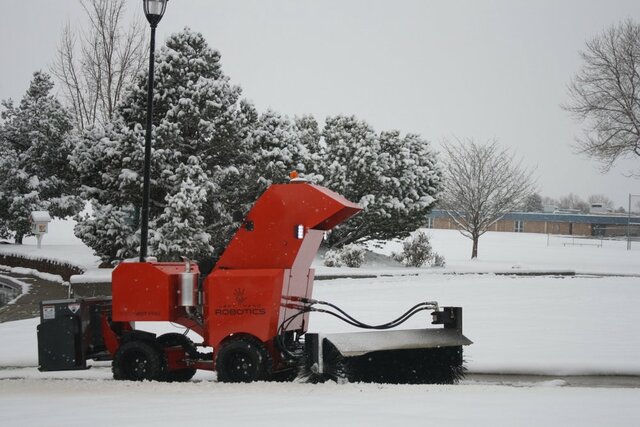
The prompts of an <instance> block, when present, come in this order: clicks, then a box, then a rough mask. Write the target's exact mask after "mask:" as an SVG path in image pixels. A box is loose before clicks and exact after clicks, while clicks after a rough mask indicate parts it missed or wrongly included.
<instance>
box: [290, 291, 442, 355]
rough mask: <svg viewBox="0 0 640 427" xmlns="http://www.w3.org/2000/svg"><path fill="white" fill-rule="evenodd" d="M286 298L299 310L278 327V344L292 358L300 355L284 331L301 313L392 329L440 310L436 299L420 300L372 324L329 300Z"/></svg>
mask: <svg viewBox="0 0 640 427" xmlns="http://www.w3.org/2000/svg"><path fill="white" fill-rule="evenodd" d="M284 298H285V299H286V300H288V301H291V302H289V303H284V304H282V306H283V307H286V308H289V309H293V310H298V312H297V313H296V314H293V315H292V316H289V317H287V318H286V319H284V320H283V321H282V323H281V324H280V327H279V328H278V344H279V345H280V348H281V350H282V351H283V352H284V353H285V354H286V355H287V356H289V357H291V358H296V357H298V355H297V354H296V353H294V352H292V351H291V350H290V349H288V348H287V346H286V342H285V340H284V333H283V332H284V331H286V330H287V326H289V324H290V323H291V322H292V321H293V320H294V319H295V318H297V317H298V316H301V315H303V314H305V313H310V312H315V313H325V314H329V315H331V316H333V317H335V318H337V319H340V320H342V321H343V322H345V323H348V324H349V325H352V326H355V327H357V328H361V329H372V330H385V329H392V328H395V327H396V326H399V325H401V324H403V323H404V322H406V321H407V320H409V319H410V318H411V317H413V316H414V315H415V314H417V313H419V312H421V311H426V310H435V311H438V303H437V302H435V301H425V302H420V303H418V304H416V305H414V306H413V307H411V308H410V309H409V310H407V311H406V312H404V313H403V314H402V315H400V316H399V317H397V318H396V319H394V320H391V321H390V322H387V323H382V324H379V325H370V324H367V323H364V322H361V321H360V320H358V319H356V318H354V317H353V316H351V315H350V314H348V313H347V312H346V311H344V310H343V309H341V308H340V307H338V306H337V305H335V304H332V303H330V302H327V301H320V300H316V299H312V298H305V297H295V296H294V297H284ZM315 305H321V306H325V307H329V308H328V309H326V308H317V307H314V306H315ZM334 310H335V311H334Z"/></svg>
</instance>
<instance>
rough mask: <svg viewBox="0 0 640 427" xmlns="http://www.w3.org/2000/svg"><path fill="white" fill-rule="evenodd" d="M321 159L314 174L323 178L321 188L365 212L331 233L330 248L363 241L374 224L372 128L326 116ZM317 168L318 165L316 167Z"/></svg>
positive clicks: (377, 167) (375, 143)
mask: <svg viewBox="0 0 640 427" xmlns="http://www.w3.org/2000/svg"><path fill="white" fill-rule="evenodd" d="M322 136H323V139H324V152H323V159H322V162H321V163H320V164H319V165H316V170H315V172H316V173H320V174H322V175H323V176H324V181H323V185H324V186H326V187H328V188H330V189H331V190H333V191H335V192H337V193H339V194H342V195H343V196H345V197H346V198H347V199H349V200H352V201H355V202H357V203H359V204H360V205H361V206H362V207H364V211H363V212H361V213H360V214H358V215H357V216H355V217H354V218H351V219H350V220H349V221H348V222H347V223H345V224H343V225H342V226H341V227H338V228H336V229H335V230H333V232H332V233H331V234H330V237H329V240H328V243H329V244H330V245H332V246H334V245H335V246H342V245H343V244H347V243H352V242H356V241H358V240H360V239H363V238H366V237H368V236H369V234H370V232H371V230H372V229H371V228H370V226H374V223H375V222H376V221H375V220H374V218H373V216H375V214H373V211H372V210H371V207H370V206H371V205H373V204H375V203H376V195H377V194H378V177H379V176H380V175H381V174H382V169H381V168H380V164H379V163H378V156H379V154H380V145H379V142H378V139H377V137H376V135H375V132H374V130H373V128H372V127H371V126H370V125H369V124H368V123H366V122H365V121H363V120H359V119H357V118H356V117H354V116H334V117H328V118H327V119H326V121H325V126H324V129H323V131H322ZM317 166H320V167H319V168H317Z"/></svg>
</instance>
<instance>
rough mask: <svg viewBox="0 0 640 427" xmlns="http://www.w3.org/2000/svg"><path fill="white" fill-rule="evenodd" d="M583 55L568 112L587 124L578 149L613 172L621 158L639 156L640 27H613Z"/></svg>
mask: <svg viewBox="0 0 640 427" xmlns="http://www.w3.org/2000/svg"><path fill="white" fill-rule="evenodd" d="M580 56H581V57H582V60H583V66H582V69H581V70H580V71H579V72H578V73H577V74H576V75H575V76H574V77H573V79H572V81H571V83H570V85H569V95H570V98H571V101H570V102H569V103H568V104H566V105H563V108H564V109H565V110H567V111H569V112H571V113H573V115H574V116H575V117H576V118H577V119H578V120H580V121H583V122H584V123H585V131H584V135H583V136H582V137H581V138H578V148H579V150H580V151H581V152H582V153H585V154H587V155H589V156H591V157H593V158H595V159H597V160H598V161H600V162H602V164H603V169H604V171H608V170H609V169H610V168H611V167H612V166H613V164H614V162H615V161H616V160H617V159H621V158H625V157H635V156H640V25H638V24H636V23H635V22H633V21H632V20H628V21H625V22H623V23H620V24H618V25H615V26H612V27H610V28H608V29H607V30H605V31H604V32H603V33H602V34H600V35H599V36H598V37H595V38H594V39H592V40H591V41H589V42H587V44H586V48H585V49H584V51H582V52H581V53H580ZM632 173H634V172H632ZM635 173H636V174H637V173H638V171H635Z"/></svg>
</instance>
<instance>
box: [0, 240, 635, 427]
mask: <svg viewBox="0 0 640 427" xmlns="http://www.w3.org/2000/svg"><path fill="white" fill-rule="evenodd" d="M430 233H431V235H432V243H433V247H434V249H435V250H436V251H437V252H439V253H441V254H443V255H444V256H445V258H446V260H447V267H446V268H444V269H404V268H402V267H394V266H391V265H389V263H385V262H376V263H374V264H369V265H367V266H366V267H365V268H364V269H359V270H352V269H347V268H342V269H329V268H326V267H322V266H318V270H319V271H318V273H360V274H362V273H364V274H367V273H371V274H375V275H379V277H378V278H374V279H346V278H342V279H337V280H328V281H317V282H316V284H315V294H314V296H315V297H317V298H319V299H323V300H328V301H331V302H334V303H336V304H338V305H339V306H341V307H342V308H344V309H345V310H346V311H348V312H349V313H351V314H353V315H354V316H356V317H358V318H360V319H361V320H363V321H365V322H370V323H375V322H383V321H388V320H389V319H391V318H393V317H396V316H397V315H398V314H400V313H401V312H404V310H406V309H407V308H408V307H409V306H411V305H413V304H414V303H416V302H418V301H425V300H437V301H439V302H440V304H441V305H460V306H462V307H464V328H465V331H464V333H465V335H466V336H467V337H469V338H470V339H471V340H473V341H474V344H473V345H471V346H469V347H467V348H466V349H465V355H466V359H467V362H468V367H469V369H470V371H472V372H491V373H500V372H502V373H532V374H547V375H552V376H553V375H558V376H559V375H565V374H627V375H640V311H639V310H637V302H638V301H640V244H639V243H634V246H633V247H632V250H631V251H627V250H626V242H619V241H618V242H616V241H604V242H603V245H602V247H597V246H589V245H577V244H576V243H593V242H592V241H589V242H584V241H573V240H572V239H570V238H569V239H567V238H559V237H551V238H550V239H549V242H547V236H545V235H536V234H516V233H488V234H487V235H485V236H483V237H482V238H481V240H480V247H479V251H480V259H479V260H475V261H471V260H469V259H468V255H469V253H470V249H471V244H470V241H469V240H467V239H464V238H462V237H461V236H460V234H459V233H457V232H455V231H447V230H430ZM51 243H52V244H53V243H55V242H53V241H52V242H51ZM25 247H28V245H25ZM72 247H73V248H74V249H69V250H66V251H65V252H60V251H59V250H55V249H54V246H51V247H50V248H49V249H48V250H51V251H53V253H54V254H56V255H57V258H59V259H60V258H66V259H75V260H78V259H81V257H82V256H85V257H86V258H84V259H89V258H88V257H87V255H86V254H87V251H88V250H87V249H86V248H83V247H82V246H81V245H78V244H75V245H72ZM394 247H395V249H397V247H399V246H398V244H397V243H390V244H387V245H386V247H385V248H383V249H382V252H387V253H388V252H389V251H391V250H394ZM9 248H10V245H2V246H1V247H0V250H2V251H6V250H7V249H9ZM43 250H45V248H43ZM83 253H84V255H82V254H83ZM84 265H85V266H86V267H91V266H95V265H96V264H95V263H94V264H91V263H85V264H84ZM543 270H556V271H566V270H573V271H576V272H577V273H579V275H578V276H574V277H552V276H536V277H519V276H499V275H495V274H454V273H469V272H474V273H487V272H489V273H491V272H506V271H543ZM387 273H392V274H393V275H392V276H386V274H387ZM580 273H582V274H580ZM585 273H598V275H595V274H585ZM383 274H385V275H383ZM400 274H406V275H400ZM602 274H605V275H604V276H603V275H602ZM607 274H613V275H621V276H616V277H610V276H607ZM429 320H430V319H428V318H427V317H426V316H422V317H420V316H416V317H415V318H413V319H412V320H411V321H410V322H408V323H407V325H406V326H407V327H420V326H422V325H424V324H425V323H426V322H428V321H429ZM37 323H38V320H37V319H29V320H24V321H19V322H10V323H4V324H0V337H1V339H2V342H3V345H2V346H1V347H0V366H23V367H26V368H21V369H4V370H0V413H1V414H2V419H3V421H4V420H6V421H5V422H6V425H42V424H44V423H48V424H51V425H87V424H89V425H113V424H124V425H154V426H158V425H171V424H175V423H177V422H188V423H189V424H190V425H211V424H213V423H216V424H228V423H233V424H234V425H248V424H253V423H260V424H261V425H281V424H285V425H293V424H305V425H325V424H327V423H335V424H337V425H392V424H393V425H400V424H401V423H412V424H418V423H419V424H426V423H437V422H446V423H447V424H448V425H563V426H564V425H580V426H582V425H601V424H604V423H620V424H623V425H634V424H635V423H637V422H638V416H637V409H636V408H637V403H638V402H640V389H587V388H569V387H562V384H563V383H562V382H561V381H550V382H549V381H547V382H538V383H533V384H523V386H522V387H505V386H497V385H486V384H485V385H483V384H463V385H458V386H394V385H372V384H321V385H310V384H298V383H288V384H275V383H274V384H272V383H261V384H250V385H245V384H241V385H232V384H219V383H217V382H215V380H214V378H215V377H214V375H212V374H210V373H202V374H198V376H197V377H196V379H197V381H194V382H191V383H188V384H155V383H143V384H131V383H120V382H115V381H111V380H110V379H109V378H110V373H109V370H108V369H107V368H105V367H100V368H97V369H91V370H89V371H82V372H70V373H69V372H67V373H65V372H53V373H39V372H38V371H37V370H36V369H35V368H33V366H35V365H36V364H37V351H36V337H35V328H36V325H37ZM148 326H149V325H139V327H141V328H145V327H148ZM157 327H158V325H155V326H154V329H156V328H157ZM310 329H311V330H318V331H325V332H334V331H345V330H349V328H348V327H346V326H345V325H344V324H340V323H338V321H336V320H335V319H332V318H330V317H326V316H325V317H323V316H322V315H315V314H314V315H312V317H311V322H310ZM29 366H31V367H29ZM9 378H16V379H9ZM5 422H3V424H4V423H5Z"/></svg>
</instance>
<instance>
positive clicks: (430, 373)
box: [278, 297, 472, 384]
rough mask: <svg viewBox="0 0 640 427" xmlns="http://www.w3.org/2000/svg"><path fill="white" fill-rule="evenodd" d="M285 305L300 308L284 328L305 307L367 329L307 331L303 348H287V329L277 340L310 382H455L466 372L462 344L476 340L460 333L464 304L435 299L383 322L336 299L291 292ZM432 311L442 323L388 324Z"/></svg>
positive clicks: (437, 320)
mask: <svg viewBox="0 0 640 427" xmlns="http://www.w3.org/2000/svg"><path fill="white" fill-rule="evenodd" d="M287 299H288V300H289V301H291V302H289V303H286V304H284V306H285V307H287V308H290V309H296V310H297V311H298V312H297V313H296V314H294V315H292V316H290V317H289V318H287V319H285V320H284V321H283V322H282V324H281V325H280V331H284V330H286V328H287V326H288V324H289V323H290V322H292V321H293V320H294V319H295V318H297V317H298V316H302V315H304V314H305V313H310V312H316V313H325V314H328V315H331V316H334V317H336V318H338V319H340V320H342V321H344V322H346V323H348V324H350V325H352V326H355V327H358V328H361V329H367V330H370V331H367V332H351V333H337V334H318V333H307V334H306V335H305V340H304V348H303V349H302V351H301V350H300V349H298V350H297V351H293V350H292V349H290V348H287V345H286V343H285V340H284V339H282V337H283V336H284V335H283V334H278V338H279V341H278V344H279V346H280V348H281V349H282V350H283V353H284V354H285V356H287V357H288V358H290V359H295V360H297V361H298V364H299V366H300V373H299V375H298V377H299V378H300V379H302V380H306V381H309V382H322V381H326V380H328V379H331V380H334V381H338V382H342V381H348V382H369V383H389V384H454V383H457V382H458V381H459V380H460V379H461V378H462V377H463V376H464V372H465V368H464V363H463V356H462V346H463V345H469V344H472V342H471V341H470V340H469V339H467V338H466V337H465V336H464V335H462V308H461V307H444V308H443V309H442V310H440V309H439V307H438V303H437V302H422V303H419V304H416V305H414V306H413V307H411V308H410V309H409V310H407V311H406V312H405V313H404V314H402V315H401V316H399V317H398V318H396V319H394V320H392V321H390V322H388V323H383V324H380V325H369V324H366V323H363V322H361V321H359V320H357V319H355V318H354V317H352V316H351V315H349V314H348V313H346V312H345V311H344V310H342V309H341V308H339V307H337V306H336V305H334V304H331V303H328V302H325V301H318V300H314V299H309V298H300V297H289V298H287ZM428 310H429V311H431V315H432V318H433V321H432V322H431V323H432V324H435V325H443V328H429V329H427V328H425V329H409V330H390V329H392V328H395V327H397V326H399V325H401V324H402V323H404V322H406V321H407V320H408V319H409V318H411V317H413V316H414V315H415V314H417V313H419V312H421V311H428Z"/></svg>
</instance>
